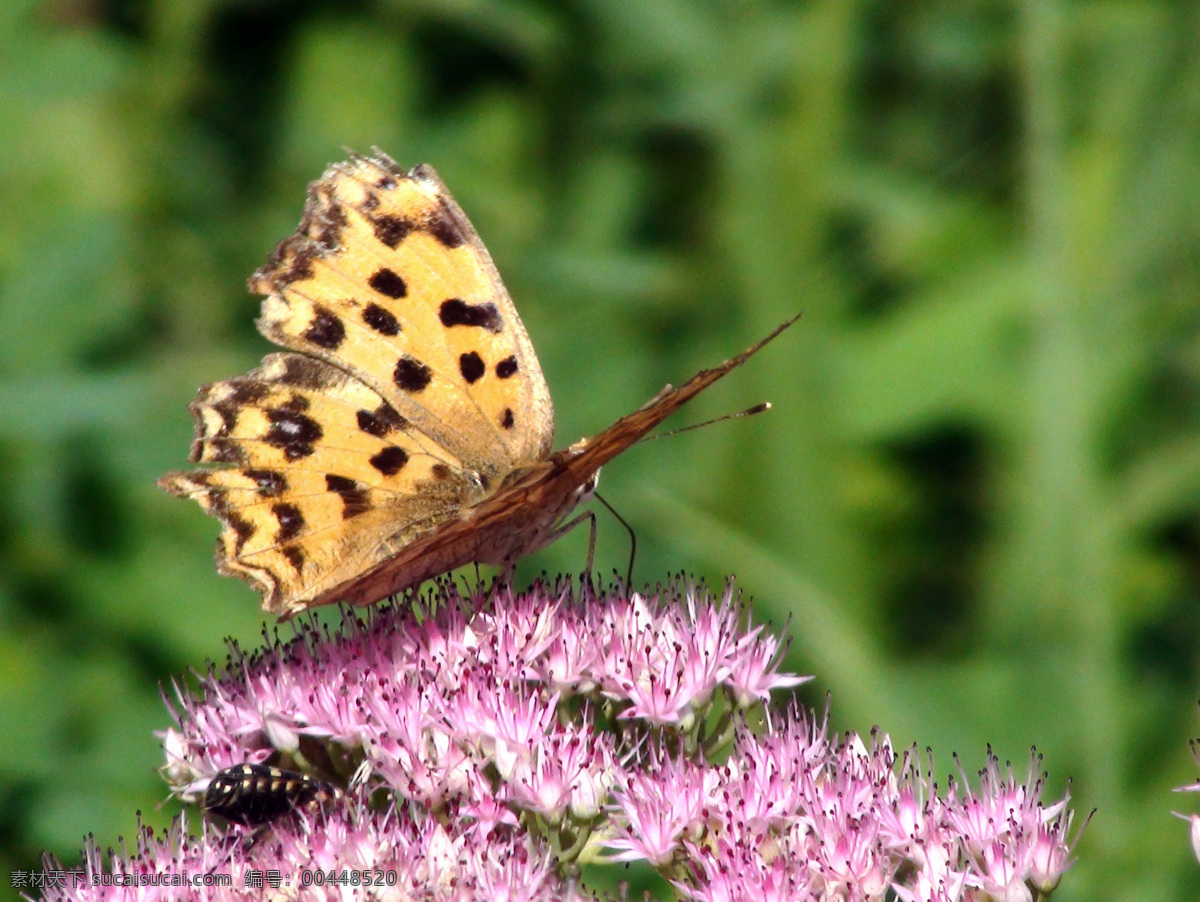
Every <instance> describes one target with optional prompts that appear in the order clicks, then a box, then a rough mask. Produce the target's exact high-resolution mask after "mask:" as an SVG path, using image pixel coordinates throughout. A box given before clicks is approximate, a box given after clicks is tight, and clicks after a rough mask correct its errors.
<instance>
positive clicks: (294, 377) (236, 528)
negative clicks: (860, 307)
mask: <svg viewBox="0 0 1200 902" xmlns="http://www.w3.org/2000/svg"><path fill="white" fill-rule="evenodd" d="M250 287H251V288H252V289H253V290H254V291H256V292H258V293H260V294H263V295H265V296H266V299H265V300H264V302H263V309H262V315H261V316H260V318H259V320H258V327H259V331H260V332H262V333H263V335H265V336H266V337H267V338H269V339H271V340H272V341H274V342H276V343H277V344H279V345H282V346H283V347H284V348H287V349H288V350H287V351H285V352H282V353H275V354H270V355H268V356H267V357H265V358H264V359H263V362H262V364H261V365H260V366H259V367H257V368H256V369H254V370H252V371H251V372H249V373H247V374H246V375H244V376H241V377H238V378H235V379H230V380H227V381H224V382H216V383H212V384H210V385H206V386H204V387H202V388H201V390H200V392H199V394H198V395H197V397H196V400H195V401H194V402H193V404H192V406H191V410H192V414H193V418H194V420H195V423H196V439H195V441H194V442H193V445H192V453H191V459H192V460H193V462H198V463H202V464H211V465H214V466H212V467H207V468H203V469H196V470H191V471H182V472H177V473H171V474H168V475H167V476H165V477H163V479H162V480H160V485H162V486H163V487H164V488H166V489H167V490H168V491H170V492H172V493H173V494H176V495H181V496H184V497H190V498H193V499H195V500H196V501H198V502H199V503H200V505H201V507H203V508H204V510H205V511H207V512H208V513H210V514H212V515H214V516H216V517H217V518H218V519H220V520H221V521H222V523H223V525H224V528H223V530H222V532H221V536H220V538H219V539H218V543H217V556H216V559H217V568H218V570H220V571H221V572H222V573H225V574H229V575H235V576H238V577H241V578H243V579H245V580H247V581H249V582H250V583H251V584H252V585H254V586H255V588H256V589H258V590H259V592H260V593H261V595H262V597H263V607H264V608H265V609H267V610H268V611H272V612H275V613H278V614H281V615H284V616H291V615H293V614H296V613H298V612H300V611H303V610H305V609H307V608H310V607H313V606H315V605H319V604H326V603H330V602H334V601H347V602H351V603H356V604H369V603H371V602H374V601H377V600H379V599H380V598H383V597H385V596H387V595H391V594H394V593H396V592H399V591H403V590H404V589H408V588H411V587H413V586H416V585H419V584H420V583H421V582H423V581H425V580H426V579H429V578H431V577H433V576H437V575H439V574H441V573H445V572H447V571H449V570H452V569H454V568H456V567H460V566H463V565H466V564H470V563H473V562H474V563H485V564H494V565H498V566H501V567H509V566H511V564H512V563H513V562H514V561H515V560H516V559H517V558H519V557H521V556H523V555H525V554H528V553H530V552H532V551H536V550H537V549H539V548H541V547H543V546H545V545H546V544H549V543H550V542H552V541H553V540H554V539H555V538H557V537H558V535H560V534H561V531H562V528H563V526H564V523H565V521H566V520H567V518H568V516H569V514H570V513H571V511H572V510H573V509H574V508H575V506H576V505H577V504H578V503H579V502H580V501H581V500H583V499H585V498H586V497H588V496H589V495H590V492H591V489H592V488H594V484H595V478H596V475H597V474H598V472H599V469H600V467H601V466H603V465H604V464H605V463H607V462H608V461H609V460H611V459H612V458H613V457H615V456H616V455H617V454H619V453H620V452H621V451H623V450H624V449H625V448H627V447H629V446H630V445H631V444H633V443H634V442H636V441H637V440H638V439H639V438H641V437H642V436H644V435H645V434H646V433H647V432H649V431H650V430H651V429H653V428H654V427H655V426H656V425H657V424H658V423H660V422H661V421H662V420H663V419H665V418H666V417H667V416H668V415H669V414H670V413H671V412H673V411H674V410H675V409H677V408H678V407H679V406H680V405H681V404H683V403H684V402H686V401H687V400H688V399H689V398H691V397H693V396H694V395H695V394H696V393H698V392H699V391H701V390H703V389H704V388H705V387H707V386H708V385H710V384H711V383H712V382H714V381H716V380H717V379H719V378H720V377H721V376H723V375H725V374H726V373H728V372H729V371H730V370H732V369H733V368H735V367H737V366H739V365H741V363H743V362H744V361H745V360H746V359H747V358H748V357H749V356H750V355H751V354H753V353H754V352H756V351H757V350H758V349H759V348H761V347H762V346H763V345H764V344H766V343H767V342H768V341H770V340H771V339H772V338H774V337H775V335H777V334H779V332H781V331H782V330H783V329H784V328H786V327H787V326H788V325H790V323H791V322H792V321H789V322H787V323H784V324H783V325H781V326H780V327H779V328H778V329H776V330H775V332H773V333H772V334H771V335H770V336H768V337H767V338H766V339H764V340H763V341H762V342H760V343H759V344H757V345H755V346H754V347H753V348H750V349H748V350H747V351H745V352H744V353H742V354H740V355H738V356H737V357H735V358H732V359H731V360H728V361H726V362H725V363H724V364H722V365H721V366H719V367H716V368H714V369H711V370H704V371H702V372H700V373H699V374H697V375H696V376H694V377H693V378H692V379H690V380H688V382H687V383H685V384H684V385H682V386H680V388H678V389H674V388H671V387H670V386H668V387H667V388H666V389H664V390H663V391H662V392H660V393H659V394H658V395H656V396H655V397H654V398H653V399H651V401H650V402H648V403H647V404H646V405H644V406H643V407H642V408H640V409H638V410H637V411H635V412H634V413H632V414H630V415H628V416H626V417H623V418H622V419H620V420H618V421H617V422H616V423H615V424H614V425H613V426H611V427H609V428H608V429H606V430H604V431H603V432H601V433H599V434H598V435H596V436H593V437H592V438H590V439H581V440H580V441H578V442H576V443H574V444H573V445H570V446H568V447H567V448H564V449H562V450H560V451H558V452H555V453H551V447H552V444H553V437H554V411H553V406H552V403H551V400H550V393H549V389H548V387H547V386H546V383H545V379H544V378H543V376H542V372H541V367H540V365H539V363H538V360H537V357H536V355H535V353H534V351H533V346H532V343H531V342H530V340H529V338H528V335H527V334H526V332H525V329H524V326H523V325H522V323H521V320H520V318H519V317H518V315H517V312H516V309H515V307H514V306H513V303H512V301H511V299H510V298H509V296H508V294H507V292H506V291H505V289H504V286H503V284H502V283H501V281H500V278H499V275H498V274H497V273H496V269H495V266H494V265H493V264H492V261H491V258H490V256H489V255H488V253H487V250H486V248H484V246H483V243H482V242H481V241H480V240H479V237H478V236H477V235H476V234H475V231H474V229H473V228H472V226H471V224H470V222H469V221H468V220H467V218H466V216H465V214H464V213H463V212H462V210H461V209H460V208H459V207H458V205H457V204H456V203H455V202H454V200H453V199H452V198H451V197H450V194H449V192H448V191H447V190H446V188H445V186H444V185H442V183H441V181H440V180H439V179H438V177H437V175H436V173H435V172H434V171H433V170H432V169H431V168H430V167H428V166H417V167H415V168H413V169H412V170H410V171H408V172H405V171H404V170H403V169H401V168H400V167H399V166H397V165H396V164H395V163H394V162H393V161H392V160H391V159H389V158H388V157H386V156H385V155H383V154H377V155H376V156H374V157H370V158H367V157H355V158H353V159H351V160H349V161H347V162H345V163H341V164H338V165H336V166H333V167H331V168H330V169H329V170H328V171H327V172H326V173H325V175H324V176H322V178H321V179H319V180H318V181H316V182H314V183H313V184H312V185H311V186H310V188H309V200H308V205H307V206H306V208H305V213H304V216H303V218H302V220H301V223H300V228H299V230H298V231H297V233H296V234H295V235H293V236H292V237H290V238H288V239H287V240H285V241H284V242H283V243H282V244H280V246H279V247H278V248H277V249H276V251H275V253H274V255H273V256H272V258H271V260H270V261H269V262H268V263H267V265H266V266H264V267H263V268H262V269H260V270H259V271H258V272H256V273H255V274H254V275H253V276H252V277H251V279H250Z"/></svg>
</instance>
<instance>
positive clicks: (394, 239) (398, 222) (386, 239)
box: [371, 215, 413, 250]
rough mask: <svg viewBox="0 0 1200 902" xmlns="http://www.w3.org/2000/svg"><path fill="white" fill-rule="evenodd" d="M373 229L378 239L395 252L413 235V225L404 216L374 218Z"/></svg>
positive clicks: (372, 221) (372, 220) (372, 218)
mask: <svg viewBox="0 0 1200 902" xmlns="http://www.w3.org/2000/svg"><path fill="white" fill-rule="evenodd" d="M371 228H372V229H374V230H375V237H376V238H378V239H379V240H380V241H381V242H383V243H384V244H386V245H387V246H388V247H390V248H392V249H393V250H394V249H395V248H396V247H397V246H399V244H400V242H401V241H403V240H404V239H405V238H407V237H408V236H409V234H411V232H412V230H413V224H412V223H411V222H410V221H409V220H407V219H405V218H404V217H402V216H390V215H389V216H373V217H371Z"/></svg>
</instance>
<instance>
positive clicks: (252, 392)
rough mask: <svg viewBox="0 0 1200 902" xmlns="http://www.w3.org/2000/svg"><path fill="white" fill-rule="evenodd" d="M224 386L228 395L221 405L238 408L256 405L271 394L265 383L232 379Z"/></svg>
mask: <svg viewBox="0 0 1200 902" xmlns="http://www.w3.org/2000/svg"><path fill="white" fill-rule="evenodd" d="M225 386H226V387H227V388H228V389H229V394H228V395H227V396H226V397H225V400H224V401H223V402H222V403H227V404H237V405H239V406H248V405H254V404H257V403H258V402H259V401H261V400H262V399H263V398H265V397H267V396H268V395H269V394H270V393H271V387H270V386H269V385H267V384H266V383H265V382H256V381H253V380H250V379H234V380H233V381H231V382H226V383H225ZM215 406H216V405H214V407H215Z"/></svg>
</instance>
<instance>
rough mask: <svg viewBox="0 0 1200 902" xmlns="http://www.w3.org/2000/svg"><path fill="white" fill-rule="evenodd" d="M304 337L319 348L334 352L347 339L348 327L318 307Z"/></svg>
mask: <svg viewBox="0 0 1200 902" xmlns="http://www.w3.org/2000/svg"><path fill="white" fill-rule="evenodd" d="M303 337H304V338H306V339H308V340H309V341H311V342H312V343H313V344H315V345H317V346H318V347H321V348H327V349H328V350H330V351H333V350H336V349H337V347H338V346H339V345H340V344H341V343H342V341H343V340H344V339H345V338H346V327H345V326H344V325H342V321H341V320H340V319H338V317H337V316H335V315H334V314H333V313H331V312H330V311H328V310H326V309H325V308H324V307H321V306H319V305H317V306H316V307H315V309H314V312H313V318H312V322H310V323H309V324H308V328H307V329H305V330H304V336H303Z"/></svg>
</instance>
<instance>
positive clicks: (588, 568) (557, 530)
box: [546, 511, 596, 582]
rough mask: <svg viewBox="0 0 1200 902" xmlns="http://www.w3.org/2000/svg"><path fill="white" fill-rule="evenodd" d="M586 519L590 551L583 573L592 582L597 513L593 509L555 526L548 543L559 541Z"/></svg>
mask: <svg viewBox="0 0 1200 902" xmlns="http://www.w3.org/2000/svg"><path fill="white" fill-rule="evenodd" d="M585 520H586V521H587V523H588V551H587V564H586V565H585V566H584V568H583V575H586V576H587V579H588V581H589V582H590V581H591V578H592V563H593V562H594V561H595V560H596V514H595V513H594V512H593V511H584V512H583V513H582V514H580V515H579V516H578V517H574V518H573V519H571V520H568V521H567V522H566V523H563V524H562V525H560V526H556V527H554V530H553V532H551V534H550V538H549V540H548V541H547V542H546V544H547V545H549V544H552V543H554V542H557V541H558V540H559V539H561V538H562V537H563V536H565V535H566V534H567V533H569V532H570V531H571V530H573V529H574V528H575V527H576V526H578V525H579V524H580V523H582V522H584V521H585Z"/></svg>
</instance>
